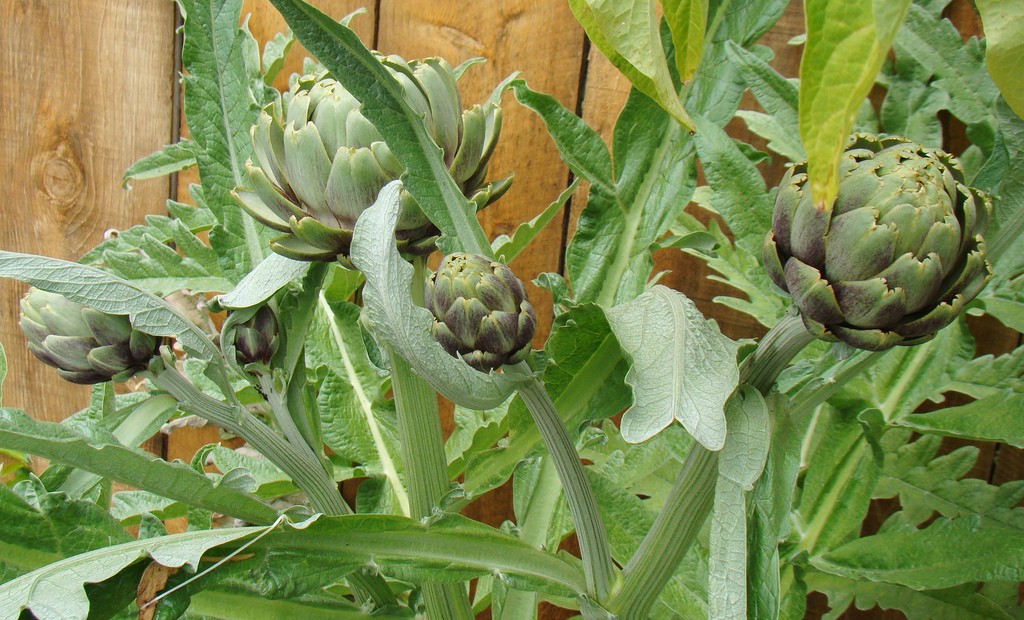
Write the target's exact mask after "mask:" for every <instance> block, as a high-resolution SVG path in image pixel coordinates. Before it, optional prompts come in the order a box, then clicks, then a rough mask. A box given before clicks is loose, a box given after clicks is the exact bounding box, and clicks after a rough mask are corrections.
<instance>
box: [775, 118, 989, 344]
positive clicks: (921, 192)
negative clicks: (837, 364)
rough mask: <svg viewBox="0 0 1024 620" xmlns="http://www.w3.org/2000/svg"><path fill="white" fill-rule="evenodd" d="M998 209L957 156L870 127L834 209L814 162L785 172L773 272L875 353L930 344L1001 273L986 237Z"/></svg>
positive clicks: (810, 318)
mask: <svg viewBox="0 0 1024 620" xmlns="http://www.w3.org/2000/svg"><path fill="white" fill-rule="evenodd" d="M991 208H992V207H991V202H990V201H989V198H988V197H987V196H986V195H985V194H983V193H982V192H979V191H978V190H976V189H973V188H970V187H967V185H965V183H964V178H963V172H962V170H961V169H960V165H959V162H957V160H956V159H955V158H954V157H952V156H950V155H948V154H946V153H944V152H942V151H940V150H936V149H929V148H925V147H922V146H920V145H917V144H914V143H912V142H909V141H907V140H906V139H904V138H899V137H886V138H878V137H874V136H868V135H858V136H856V137H855V138H854V141H853V143H852V145H851V146H850V148H849V149H848V150H847V151H846V153H845V154H844V156H843V158H842V161H841V163H840V168H839V194H838V197H837V198H836V201H835V203H834V204H833V206H832V207H831V208H828V209H823V208H821V207H820V206H816V205H814V203H813V202H812V199H811V191H810V187H809V185H808V184H807V168H806V164H805V163H801V164H797V165H796V166H794V167H793V168H792V169H790V171H789V172H788V173H787V175H786V177H785V178H784V179H783V180H782V183H781V185H780V187H779V192H778V195H777V196H776V199H775V211H774V215H773V217H772V230H771V232H769V233H768V235H767V237H766V239H765V243H764V247H763V259H764V264H765V268H766V269H767V271H768V275H769V276H770V277H771V279H772V281H773V282H774V283H775V284H776V285H778V286H779V287H781V288H782V289H784V290H785V291H786V292H788V293H789V294H790V296H792V298H793V302H794V304H795V305H796V306H797V308H798V309H799V311H800V315H801V317H802V318H803V321H804V324H805V325H806V326H807V328H808V329H809V330H810V331H811V332H812V333H814V334H815V335H816V336H817V337H819V338H822V339H825V340H833V341H835V340H841V341H843V342H846V343H848V344H850V345H852V346H854V347H856V348H859V349H867V350H872V351H881V350H885V349H888V348H890V347H892V346H895V345H913V344H918V343H921V342H924V341H926V340H928V339H930V338H932V337H933V336H934V335H935V333H936V332H937V331H938V330H939V329H941V328H943V327H945V326H946V325H948V324H949V323H951V322H952V321H953V320H954V319H955V318H956V317H957V316H958V315H959V314H960V312H961V311H962V310H963V308H964V306H966V305H967V303H968V302H970V301H971V300H972V299H973V298H974V297H975V296H976V295H977V294H978V292H979V291H980V290H981V289H982V287H984V285H985V283H986V282H987V281H988V278H989V277H990V276H991V266H990V264H989V262H988V261H987V260H986V258H985V243H984V239H983V237H982V235H983V234H984V231H985V228H986V226H987V223H988V219H989V215H990V212H991Z"/></svg>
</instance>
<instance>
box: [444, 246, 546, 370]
mask: <svg viewBox="0 0 1024 620" xmlns="http://www.w3.org/2000/svg"><path fill="white" fill-rule="evenodd" d="M426 307H427V310H429V311H430V312H431V314H433V315H434V338H436V339H437V341H438V342H439V343H440V344H441V346H442V347H444V350H445V351H447V352H448V353H449V354H451V355H452V356H454V357H462V359H463V360H465V362H466V363H467V364H469V365H470V366H472V367H473V368H476V369H477V370H479V371H481V372H488V371H490V370H492V369H495V368H498V367H499V366H501V365H503V364H514V363H516V362H521V361H523V359H525V358H526V356H527V354H528V353H529V352H530V342H531V340H532V339H533V334H534V332H535V331H536V330H537V316H536V314H535V313H534V311H533V306H531V305H530V302H529V301H528V300H527V299H526V290H525V289H524V288H523V283H522V282H520V281H519V278H517V277H516V275H515V274H514V273H512V270H511V269H509V268H508V266H507V265H503V264H501V263H498V262H495V261H493V260H490V259H488V258H486V257H484V256H480V255H478V254H466V253H461V252H460V253H455V254H449V255H448V256H445V257H444V258H443V259H442V260H441V264H440V266H438V268H437V271H436V272H435V273H434V274H432V275H431V276H430V278H429V279H428V280H427V290H426Z"/></svg>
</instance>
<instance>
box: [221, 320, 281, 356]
mask: <svg viewBox="0 0 1024 620" xmlns="http://www.w3.org/2000/svg"><path fill="white" fill-rule="evenodd" d="M225 325H226V323H225ZM277 334H278V323H277V317H276V316H275V315H274V311H273V310H271V309H270V306H260V309H259V310H257V311H256V313H255V314H253V315H252V316H251V317H250V318H249V319H248V320H246V321H243V322H241V323H238V324H237V325H234V326H233V328H232V329H231V330H227V329H225V330H224V333H222V334H221V337H222V338H224V337H225V336H227V337H229V338H231V340H232V344H233V345H234V349H235V359H236V360H237V361H238V364H239V365H240V366H245V365H247V364H262V365H264V366H267V365H268V364H270V360H271V358H273V357H274V354H275V353H277V344H278V337H277Z"/></svg>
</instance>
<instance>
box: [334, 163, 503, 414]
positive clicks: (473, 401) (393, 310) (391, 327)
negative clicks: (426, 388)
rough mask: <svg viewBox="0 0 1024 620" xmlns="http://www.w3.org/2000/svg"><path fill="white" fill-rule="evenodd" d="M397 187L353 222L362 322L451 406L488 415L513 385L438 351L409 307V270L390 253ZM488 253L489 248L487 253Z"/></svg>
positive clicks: (427, 318)
mask: <svg viewBox="0 0 1024 620" xmlns="http://www.w3.org/2000/svg"><path fill="white" fill-rule="evenodd" d="M400 186H401V183H400V182H399V181H392V182H391V183H389V184H387V185H386V186H384V189H382V190H381V191H380V194H379V195H378V197H377V202H375V203H374V204H373V206H372V207H370V208H369V209H367V210H366V211H364V212H363V214H362V215H361V216H359V220H358V221H357V222H356V227H355V231H354V233H353V238H352V263H353V264H354V265H355V266H356V267H357V268H358V269H359V270H360V271H362V272H363V273H364V274H365V275H366V285H365V287H364V289H363V297H364V304H365V305H364V308H363V321H364V323H365V324H366V325H367V327H368V328H369V329H370V330H371V331H372V332H373V334H374V336H375V337H376V338H379V339H380V340H381V341H383V342H385V343H387V344H388V345H389V346H390V347H391V348H392V349H393V350H395V351H397V352H399V353H401V354H402V356H403V357H405V358H406V360H408V362H409V365H410V366H412V368H413V371H415V372H416V374H418V375H420V376H421V377H423V378H424V379H425V380H426V381H427V382H428V383H430V385H431V386H433V388H434V389H435V390H437V391H438V392H440V393H441V394H443V395H444V396H445V397H446V398H448V399H449V400H451V401H452V402H454V403H456V404H460V405H465V406H467V407H475V408H480V409H488V408H490V407H494V406H496V405H498V404H499V403H502V402H504V401H505V399H506V398H508V397H509V395H510V394H511V393H512V390H513V389H515V385H516V379H513V378H510V377H509V376H508V375H505V374H498V373H495V372H493V371H491V373H490V374H484V373H482V372H479V371H477V370H475V369H473V368H472V367H471V366H469V364H466V363H465V362H463V361H462V360H460V359H456V358H454V357H452V356H451V355H448V353H447V352H446V351H445V350H444V349H442V348H441V345H439V344H438V343H437V342H436V341H435V340H434V338H433V336H432V335H431V325H433V321H434V319H433V316H432V315H431V314H430V312H428V311H427V310H426V309H424V308H421V307H419V306H416V305H415V304H413V303H412V297H411V296H410V293H409V290H410V288H409V287H410V285H411V283H412V278H413V267H412V265H410V264H409V263H407V262H406V261H405V259H403V258H402V256H401V255H400V254H399V253H398V250H397V249H396V248H395V243H394V235H395V224H396V222H397V221H398V209H399V204H398V190H399V187H400ZM488 249H489V248H488Z"/></svg>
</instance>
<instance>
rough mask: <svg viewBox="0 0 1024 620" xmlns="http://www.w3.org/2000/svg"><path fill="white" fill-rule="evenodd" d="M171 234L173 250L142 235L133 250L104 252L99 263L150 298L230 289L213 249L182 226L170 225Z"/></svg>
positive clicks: (163, 243)
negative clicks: (151, 294)
mask: <svg viewBox="0 0 1024 620" xmlns="http://www.w3.org/2000/svg"><path fill="white" fill-rule="evenodd" d="M173 231H174V236H173V237H172V238H171V239H170V240H169V241H170V242H172V243H174V247H171V246H170V245H169V244H168V243H166V242H162V241H160V240H159V239H157V238H156V237H152V236H150V235H148V234H146V233H145V232H143V234H142V236H141V238H139V240H138V246H137V249H135V248H133V250H132V251H128V252H123V251H116V250H113V249H107V250H104V252H103V259H102V261H103V263H105V265H106V267H107V269H109V270H110V271H111V272H112V273H114V274H116V275H119V276H121V277H122V278H124V279H126V280H129V281H130V282H132V284H134V285H135V286H138V287H139V288H143V289H145V290H147V291H150V292H152V293H153V294H154V295H159V296H166V295H170V294H171V293H173V292H174V291H177V290H179V289H188V290H190V291H192V292H196V293H206V292H221V291H227V290H231V288H233V286H234V284H233V282H232V280H231V279H229V278H228V277H227V276H226V275H225V273H224V271H223V270H222V268H221V265H220V263H219V259H218V256H217V252H216V251H215V250H213V249H211V248H210V247H209V246H207V245H206V244H204V243H203V242H202V241H200V240H199V238H198V237H196V236H195V235H194V234H192V233H191V232H188V231H187V230H186V229H185V227H184V226H181V225H177V226H174V227H173ZM179 252H180V254H179Z"/></svg>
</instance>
